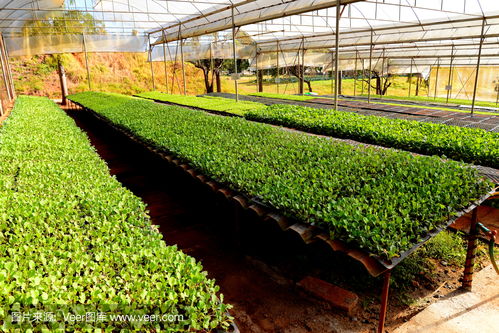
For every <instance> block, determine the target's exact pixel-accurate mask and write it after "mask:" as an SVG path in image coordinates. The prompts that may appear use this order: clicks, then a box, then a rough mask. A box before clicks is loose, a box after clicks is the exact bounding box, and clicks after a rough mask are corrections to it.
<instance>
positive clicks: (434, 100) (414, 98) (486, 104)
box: [363, 94, 499, 108]
mask: <svg viewBox="0 0 499 333" xmlns="http://www.w3.org/2000/svg"><path fill="white" fill-rule="evenodd" d="M363 96H365V97H367V95H366V94H364V95H363ZM371 96H372V97H375V98H383V99H396V100H406V101H416V102H429V103H446V102H447V99H446V98H444V97H437V98H433V97H426V96H410V97H409V96H391V95H388V96H381V95H371ZM449 103H450V104H459V105H471V104H472V101H470V100H467V99H452V98H449ZM475 105H476V106H483V107H488V108H499V106H498V105H497V104H496V103H495V102H485V101H476V102H475Z"/></svg>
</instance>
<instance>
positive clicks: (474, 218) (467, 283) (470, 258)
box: [462, 208, 478, 291]
mask: <svg viewBox="0 0 499 333" xmlns="http://www.w3.org/2000/svg"><path fill="white" fill-rule="evenodd" d="M477 223H478V208H475V209H473V211H472V212H471V223H470V233H469V235H468V249H467V250H466V261H465V263H464V276H463V284H462V288H463V289H464V290H467V291H470V290H471V286H472V284H473V266H475V252H476V244H477V230H476V225H477Z"/></svg>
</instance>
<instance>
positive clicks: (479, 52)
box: [471, 18, 485, 116]
mask: <svg viewBox="0 0 499 333" xmlns="http://www.w3.org/2000/svg"><path fill="white" fill-rule="evenodd" d="M484 34H485V18H483V19H482V33H481V34H480V45H479V47H478V57H477V61H476V69H475V84H474V85H473V101H472V102H471V116H473V112H474V111H475V101H476V90H477V88H478V75H479V73H480V61H481V59H482V46H483V40H484V38H485V36H484Z"/></svg>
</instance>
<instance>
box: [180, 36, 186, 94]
mask: <svg viewBox="0 0 499 333" xmlns="http://www.w3.org/2000/svg"><path fill="white" fill-rule="evenodd" d="M180 61H181V62H182V81H183V82H184V84H183V88H184V95H187V82H185V64H184V40H183V39H181V40H180Z"/></svg>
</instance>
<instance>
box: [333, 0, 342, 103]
mask: <svg viewBox="0 0 499 333" xmlns="http://www.w3.org/2000/svg"><path fill="white" fill-rule="evenodd" d="M340 6H341V0H336V17H335V19H336V26H335V41H334V53H335V55H334V109H335V110H338V93H339V82H338V81H339V80H340V68H339V67H340V54H339V52H340V16H341V10H340V9H341V8H340Z"/></svg>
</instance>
